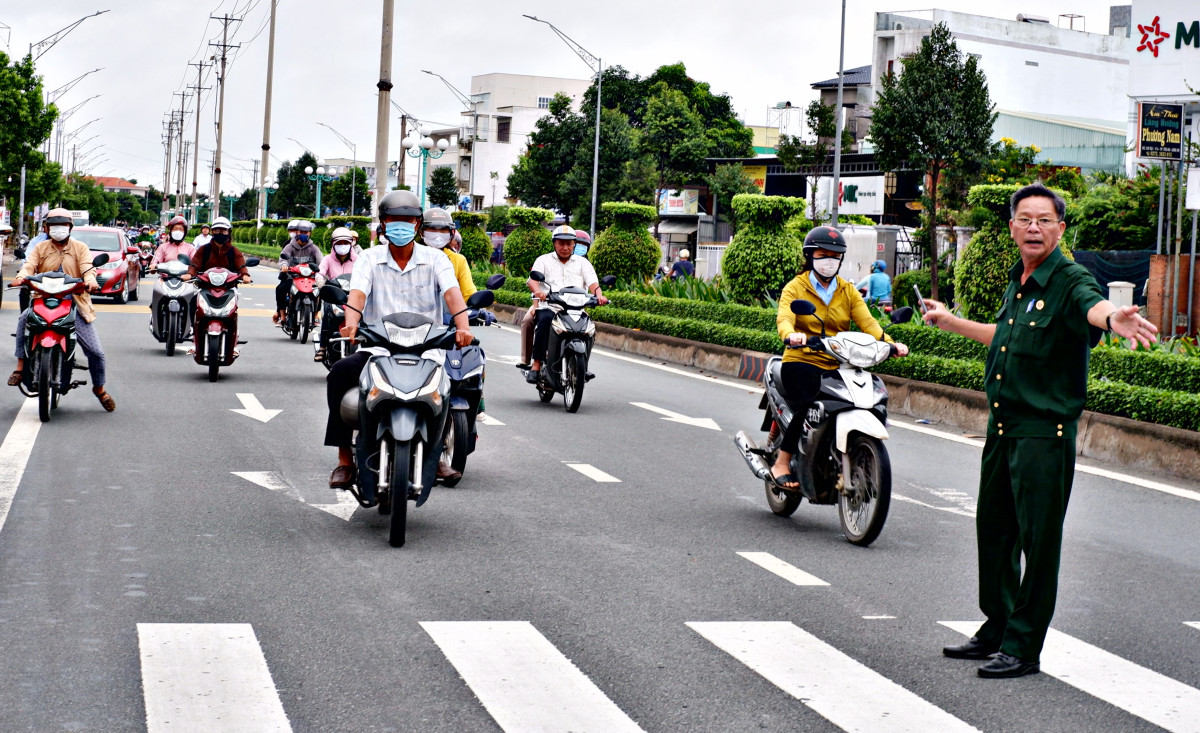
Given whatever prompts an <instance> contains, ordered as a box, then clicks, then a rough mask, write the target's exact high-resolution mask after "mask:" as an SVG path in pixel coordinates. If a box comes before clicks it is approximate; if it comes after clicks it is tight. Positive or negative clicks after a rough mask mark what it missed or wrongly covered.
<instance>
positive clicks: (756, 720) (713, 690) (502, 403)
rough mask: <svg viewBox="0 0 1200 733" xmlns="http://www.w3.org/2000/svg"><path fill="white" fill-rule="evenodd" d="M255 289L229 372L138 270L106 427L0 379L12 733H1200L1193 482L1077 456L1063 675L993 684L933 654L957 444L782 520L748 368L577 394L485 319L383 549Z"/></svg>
mask: <svg viewBox="0 0 1200 733" xmlns="http://www.w3.org/2000/svg"><path fill="white" fill-rule="evenodd" d="M259 280H260V282H261V283H262V284H263V285H262V286H260V287H254V288H247V289H246V290H245V291H244V300H243V306H242V307H243V319H242V323H243V334H244V336H245V337H246V338H248V339H249V341H250V343H248V344H247V345H245V346H243V347H242V357H241V358H240V359H239V360H238V361H237V363H236V364H234V365H233V366H232V367H230V368H228V369H223V370H222V372H221V379H220V381H219V382H217V383H215V384H210V383H209V382H208V381H207V378H206V375H205V372H204V370H203V369H202V368H201V367H199V366H198V365H196V364H195V363H194V362H193V361H192V360H191V359H190V358H189V357H187V356H186V355H184V354H183V353H182V352H180V353H177V354H176V356H174V357H173V358H169V357H167V356H166V355H165V352H164V349H163V347H162V345H161V344H158V343H157V342H155V341H154V339H153V338H152V337H151V336H150V335H149V333H148V330H147V325H146V324H147V321H148V312H147V310H146V308H145V305H144V303H145V302H146V300H147V298H146V296H145V294H146V293H148V292H149V285H150V282H149V281H144V283H143V287H144V288H145V289H144V290H143V293H144V295H143V301H142V304H131V305H129V306H124V307H120V308H111V309H104V312H102V313H101V315H100V318H99V320H98V328H99V332H100V334H101V338H102V339H103V342H104V346H105V348H106V351H107V354H108V370H109V375H110V376H109V385H108V386H109V390H110V392H111V393H112V394H113V396H114V397H115V399H116V400H117V403H118V408H117V411H116V412H115V413H113V414H111V415H110V414H107V413H105V412H103V410H102V409H101V408H100V406H99V405H98V403H97V402H96V400H95V399H94V398H93V397H92V396H91V395H90V394H89V393H88V391H87V390H83V389H81V390H78V391H75V392H72V393H70V394H68V395H66V396H65V397H64V398H63V401H62V405H61V407H60V408H59V410H58V411H57V413H56V414H55V415H54V418H53V420H52V421H51V422H50V423H48V424H45V425H40V424H39V423H37V419H36V410H32V411H31V410H30V409H29V407H27V406H25V405H26V401H25V400H24V399H22V398H21V397H20V395H19V394H18V392H17V391H16V390H15V389H11V388H10V389H8V390H6V391H4V392H0V438H3V435H4V434H6V433H7V435H8V437H7V439H5V443H4V446H3V449H0V507H5V506H6V505H7V504H8V502H9V500H10V499H11V507H9V508H8V511H7V516H6V517H5V516H4V510H3V508H0V650H3V653H0V731H27V730H28V731H141V730H150V731H211V730H248V731H266V730H294V731H417V730H420V731H489V730H502V729H503V730H508V731H534V730H564V731H565V730H576V731H579V730H594V731H618V730H638V729H641V730H645V731H749V730H775V731H836V730H865V731H885V730H911V731H932V730H970V729H971V728H975V729H978V730H983V731H1030V730H1036V731H1100V730H1110V731H1151V730H1159V729H1168V730H1174V731H1197V730H1200V689H1198V688H1200V623H1197V622H1200V552H1197V547H1198V542H1197V539H1196V537H1197V529H1196V528H1197V527H1198V526H1200V501H1198V500H1200V484H1197V483H1187V482H1180V481H1178V480H1175V479H1166V478H1163V477H1155V476H1144V475H1138V476H1129V477H1125V478H1122V477H1120V474H1124V473H1125V472H1124V471H1123V469H1122V467H1120V466H1114V465H1107V466H1102V465H1101V464H1095V463H1090V462H1081V464H1080V465H1081V467H1082V466H1084V465H1088V466H1096V467H1099V468H1103V469H1107V470H1109V471H1114V472H1117V473H1118V474H1119V475H1118V477H1117V478H1112V477H1104V476H1098V475H1095V474H1094V473H1086V472H1082V471H1081V472H1080V473H1078V474H1077V477H1076V481H1075V489H1074V494H1073V496H1072V502H1071V508H1070V512H1069V514H1068V517H1067V525H1066V540H1065V546H1064V554H1063V568H1062V575H1061V583H1060V591H1059V599H1058V611H1057V614H1056V616H1055V620H1054V630H1055V631H1054V633H1053V634H1052V637H1051V643H1050V644H1049V645H1048V647H1047V650H1046V652H1045V653H1044V654H1043V667H1044V672H1043V673H1042V674H1040V675H1035V676H1031V677H1026V678H1022V679H1019V680H1010V681H990V680H982V679H979V678H977V677H976V675H975V667H976V666H977V664H976V663H973V662H965V661H956V660H950V659H946V658H944V657H942V655H941V653H940V649H941V647H942V646H943V645H945V644H949V643H957V642H958V641H960V640H961V639H963V638H964V637H963V636H961V634H960V633H959V631H958V630H955V629H954V628H951V627H949V626H947V625H945V624H943V623H940V622H977V621H978V620H979V619H980V614H979V611H978V610H977V608H976V602H975V601H976V596H975V584H976V573H975V568H974V557H975V540H974V503H975V497H976V495H977V480H978V476H977V473H978V466H979V454H980V451H979V448H978V447H977V446H976V445H974V444H972V441H971V439H969V438H967V439H965V442H964V439H963V438H962V435H961V433H960V432H959V431H957V430H954V429H951V428H946V427H943V426H939V425H937V424H936V423H935V424H932V425H916V424H914V422H913V420H912V419H910V418H903V417H896V418H895V419H894V420H893V429H892V431H891V436H892V437H891V440H890V441H889V442H888V449H889V451H890V455H891V461H892V468H893V474H894V491H895V494H896V500H895V501H894V503H893V505H892V511H891V514H890V516H889V519H888V523H887V526H886V527H885V529H884V532H883V534H882V536H881V537H880V538H879V540H878V541H877V542H876V543H875V544H874V545H873V546H872V547H870V548H866V549H864V548H859V547H855V546H852V545H850V544H849V543H847V542H846V541H845V540H844V538H843V537H842V535H841V532H840V529H839V526H838V520H837V513H836V509H835V508H833V507H814V506H809V505H808V504H802V505H801V507H800V509H799V510H798V511H797V512H796V513H795V514H794V515H793V516H792V517H791V518H787V519H783V518H779V517H776V516H774V515H772V514H771V513H770V512H769V510H768V509H767V507H766V501H765V498H764V496H763V489H762V484H761V482H758V481H756V480H755V479H754V478H753V477H752V475H751V474H750V473H749V471H748V470H747V469H746V468H745V465H744V463H743V462H742V460H741V457H740V455H739V454H738V453H737V451H736V449H735V447H734V445H733V441H732V436H733V433H734V432H736V431H737V430H739V429H745V430H747V431H748V432H750V434H751V435H753V436H755V437H758V436H759V435H761V433H759V432H758V431H757V428H758V424H759V420H760V419H761V414H760V413H759V412H758V410H757V409H756V408H757V404H758V398H759V395H758V393H757V392H756V391H755V390H756V385H753V384H750V383H743V382H738V381H735V380H728V379H716V378H713V377H711V376H709V375H705V374H702V373H700V372H698V371H696V370H691V369H683V368H676V367H668V366H664V365H661V364H657V363H654V362H650V361H646V360H644V359H641V358H633V357H628V356H625V355H613V354H610V353H608V352H604V351H602V350H597V355H596V356H595V357H594V358H593V362H592V371H594V372H595V373H596V374H597V378H596V379H595V380H594V381H592V382H591V383H589V384H588V385H587V388H586V390H585V393H584V397H583V406H582V408H581V409H580V411H579V412H578V413H577V414H568V413H566V412H565V411H564V410H563V409H562V405H561V401H557V400H556V401H555V402H553V403H551V404H548V405H543V404H540V403H539V402H538V400H537V397H536V394H535V393H534V390H533V388H532V387H530V386H528V385H526V384H524V382H523V380H522V379H521V376H520V374H519V373H518V372H517V370H516V369H514V368H513V367H512V366H509V364H511V363H514V362H515V361H516V358H515V357H516V355H517V354H518V353H519V348H518V342H517V340H518V336H517V335H516V333H515V332H513V331H512V330H511V329H499V328H491V329H486V330H482V329H481V330H477V334H478V335H479V337H480V340H481V341H482V342H483V344H484V347H485V348H486V350H487V352H488V354H489V359H490V366H489V371H488V378H487V393H486V394H487V412H488V414H489V415H490V417H491V418H492V421H491V422H492V424H487V425H483V426H481V427H480V432H481V437H480V441H479V449H478V450H477V452H476V453H475V454H473V455H472V456H471V458H470V460H469V463H468V466H467V473H466V477H465V478H464V480H463V481H462V483H461V484H460V485H459V486H458V487H456V488H444V487H439V488H437V489H435V490H434V492H433V494H432V496H431V497H430V499H429V501H428V503H426V504H425V505H424V506H422V507H420V508H417V509H413V508H411V506H410V511H409V526H408V543H407V544H406V545H405V547H403V548H400V549H393V548H390V547H389V546H388V544H387V530H386V518H385V517H381V516H380V515H379V514H378V513H377V512H376V511H375V510H374V509H362V508H358V507H357V506H356V505H354V504H349V503H347V502H346V497H341V498H340V499H339V497H338V495H337V494H338V492H334V491H332V490H330V489H328V488H326V482H327V480H328V474H329V471H330V469H331V468H332V467H333V464H334V462H335V455H334V451H333V449H330V448H325V447H323V446H322V445H321V441H322V434H323V425H324V415H325V409H324V378H325V373H326V372H325V370H324V368H323V367H321V366H320V365H319V364H314V363H313V362H312V361H311V357H312V347H311V345H304V346H302V345H299V344H298V343H295V342H292V341H290V340H288V339H287V338H286V337H285V336H284V335H283V333H282V332H281V331H279V330H278V329H275V328H273V327H272V325H271V322H270V319H269V318H268V317H267V314H269V312H270V310H269V309H270V308H271V303H272V300H271V298H272V291H271V289H270V288H271V287H272V286H273V284H274V278H273V276H271V275H270V274H269V273H267V272H265V271H264V272H263V274H262V275H260V276H259ZM10 295H11V294H10ZM12 300H13V299H12V298H11V297H6V298H5V302H4V306H5V308H6V309H5V310H2V311H0V334H8V333H10V332H12V330H13V324H14V322H15V317H16V312H15V311H14V310H10V309H8V308H10V307H11V304H12ZM5 343H11V342H9V341H5ZM5 351H6V352H7V353H11V351H10V347H7V346H6V347H5ZM8 363H11V361H9V362H8ZM5 371H7V369H6V370H5ZM239 394H240V395H253V398H254V399H256V400H257V401H258V402H259V403H260V404H261V405H262V406H263V407H264V408H266V409H269V410H280V412H279V413H278V414H276V415H275V416H273V417H271V418H270V419H269V421H267V422H260V421H258V420H255V419H252V418H251V417H248V416H246V415H243V414H239V413H236V412H233V410H234V409H240V408H242V407H243V401H242V398H239V396H238V395H239ZM632 403H643V404H645V405H650V406H653V407H655V408H658V409H659V412H655V411H652V410H650V409H647V408H645V407H639V406H635V405H634V404H632ZM663 410H666V411H670V412H673V413H678V414H680V415H684V416H687V417H692V418H708V419H710V420H712V421H714V422H715V426H716V429H713V427H712V426H707V427H706V426H702V425H693V424H688V423H685V422H674V421H670V420H667V419H664V415H663V414H662V412H661V411H663ZM499 423H502V424H499ZM10 426H11V430H10ZM956 439H957V440H956ZM26 445H27V446H28V448H26V447H25V446H26ZM26 455H27V462H25V458H24V457H25V456H26ZM1145 479H1150V480H1152V481H1157V482H1161V483H1162V484H1166V485H1169V486H1172V487H1176V488H1178V489H1181V490H1182V491H1178V492H1176V494H1170V493H1164V492H1163V491H1160V490H1156V489H1155V488H1148V487H1147V486H1145V485H1139V481H1140V483H1141V484H1145V483H1146V481H1145ZM739 553H745V554H739ZM754 553H758V554H754ZM755 561H758V562H755ZM759 563H762V564H759ZM764 564H765V565H769V566H773V567H776V569H778V570H779V572H780V573H782V574H783V575H781V574H777V573H775V572H771V571H769V570H768V569H767V568H765V567H763V565H764ZM784 575H788V576H789V577H790V578H791V580H789V579H788V577H783V576H784ZM798 583H799V584H798ZM822 583H823V584H822ZM1189 622H1191V623H1192V624H1193V625H1191V626H1189V625H1188V623H1189ZM969 625H970V624H968V626H969Z"/></svg>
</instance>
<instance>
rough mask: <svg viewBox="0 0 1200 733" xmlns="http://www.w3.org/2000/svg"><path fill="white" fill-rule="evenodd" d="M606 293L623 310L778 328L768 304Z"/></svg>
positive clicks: (741, 326) (745, 326) (770, 328)
mask: <svg viewBox="0 0 1200 733" xmlns="http://www.w3.org/2000/svg"><path fill="white" fill-rule="evenodd" d="M605 295H607V296H608V300H609V303H610V304H611V305H612V306H614V307H617V308H620V309H622V310H631V311H642V312H644V313H654V314H656V315H662V316H670V317H672V318H689V319H693V320H697V321H708V322H710V323H720V324H723V325H727V326H737V327H739V328H749V329H753V330H757V331H766V332H769V333H774V332H775V311H773V310H769V309H767V308H755V307H753V306H746V305H737V304H734V303H711V302H705V301H698V300H684V299H682V298H664V297H661V296H657V295H638V294H635V293H624V292H614V291H609V292H607V293H605Z"/></svg>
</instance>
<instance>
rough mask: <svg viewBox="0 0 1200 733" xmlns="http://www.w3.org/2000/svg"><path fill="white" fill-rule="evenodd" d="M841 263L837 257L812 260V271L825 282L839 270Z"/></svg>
mask: <svg viewBox="0 0 1200 733" xmlns="http://www.w3.org/2000/svg"><path fill="white" fill-rule="evenodd" d="M841 266H842V261H841V260H840V259H839V258H837V257H826V258H824V259H820V260H813V270H816V273H817V274H818V275H820V276H821V277H823V278H825V279H826V280H828V279H830V278H832V277H833V276H834V275H836V274H837V271H838V270H839V269H841Z"/></svg>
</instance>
